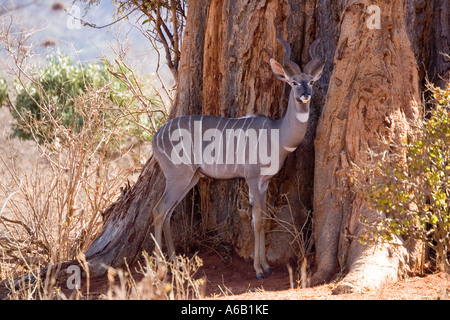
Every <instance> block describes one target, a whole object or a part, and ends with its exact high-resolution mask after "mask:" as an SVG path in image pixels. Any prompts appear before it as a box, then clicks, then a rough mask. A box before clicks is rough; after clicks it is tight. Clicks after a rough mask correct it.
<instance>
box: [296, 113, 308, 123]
mask: <svg viewBox="0 0 450 320" xmlns="http://www.w3.org/2000/svg"><path fill="white" fill-rule="evenodd" d="M295 116H296V117H297V120H298V121H300V122H302V123H305V122H306V121H308V118H309V112H305V113H300V112H297V113H296V114H295Z"/></svg>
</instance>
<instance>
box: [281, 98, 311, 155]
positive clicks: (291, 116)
mask: <svg viewBox="0 0 450 320" xmlns="http://www.w3.org/2000/svg"><path fill="white" fill-rule="evenodd" d="M308 120H309V102H308V103H301V102H298V101H296V99H295V98H294V92H293V91H292V90H291V93H290V95H289V104H288V108H287V110H286V113H285V115H284V116H283V118H281V119H280V120H279V121H278V124H279V130H280V150H282V149H285V150H287V151H289V149H291V150H292V148H296V147H297V146H298V145H299V144H300V143H301V142H302V141H303V138H304V137H305V134H306V129H307V127H308Z"/></svg>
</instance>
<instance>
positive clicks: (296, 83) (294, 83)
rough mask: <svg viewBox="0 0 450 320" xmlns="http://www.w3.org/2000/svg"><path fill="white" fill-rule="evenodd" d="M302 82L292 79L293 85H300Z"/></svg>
mask: <svg viewBox="0 0 450 320" xmlns="http://www.w3.org/2000/svg"><path fill="white" fill-rule="evenodd" d="M299 84H300V83H298V82H297V81H292V85H294V86H298V85H299Z"/></svg>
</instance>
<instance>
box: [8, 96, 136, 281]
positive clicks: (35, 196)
mask: <svg viewBox="0 0 450 320" xmlns="http://www.w3.org/2000/svg"><path fill="white" fill-rule="evenodd" d="M76 104H80V105H82V106H83V118H84V123H85V125H84V126H83V127H82V128H81V130H80V131H79V132H75V131H70V130H67V128H65V127H62V126H60V125H59V124H58V122H56V121H55V122H54V125H56V126H57V128H58V130H60V131H61V132H64V139H62V140H61V141H60V142H59V143H58V144H57V145H55V144H48V145H47V144H45V143H44V144H40V145H39V149H40V153H41V159H40V161H36V163H35V164H34V165H33V166H32V171H31V172H30V171H23V170H22V169H21V168H20V167H19V166H17V164H16V162H17V161H18V160H17V158H16V157H15V156H14V155H13V154H12V155H9V156H5V155H0V160H1V162H2V164H3V166H4V167H5V168H6V169H7V173H8V175H9V179H7V180H9V181H8V182H6V183H5V182H4V181H2V182H0V191H1V192H2V193H4V194H9V195H10V196H9V198H7V203H6V201H5V203H4V204H3V206H4V207H3V208H2V212H1V213H0V226H1V228H0V235H1V236H0V252H1V256H2V260H3V262H9V263H12V264H13V265H14V267H13V268H12V269H11V270H12V271H11V272H12V273H11V274H10V275H11V276H15V275H16V274H17V272H20V271H29V270H31V269H33V268H34V267H35V266H38V265H47V264H54V263H57V262H59V261H66V260H71V259H74V258H76V256H77V254H78V253H80V252H82V251H83V250H84V249H85V248H86V247H87V246H88V245H89V243H90V241H91V240H92V239H93V238H94V236H95V235H96V233H97V232H98V231H99V228H100V225H101V212H102V211H103V210H104V209H105V208H106V207H107V206H108V205H110V204H111V203H112V202H113V201H115V200H116V199H117V197H118V196H119V195H120V188H121V186H124V185H126V184H127V183H128V179H132V177H131V175H132V174H133V172H134V170H135V169H136V166H137V165H139V163H137V164H136V163H133V161H129V162H128V163H126V165H125V166H123V164H124V163H121V164H119V161H120V158H117V159H116V160H113V159H112V158H111V157H109V156H108V155H107V150H108V148H107V145H108V144H110V143H112V142H113V138H114V139H123V138H124V137H121V136H118V135H117V132H116V131H115V130H114V128H113V129H110V128H108V129H107V128H105V125H106V124H105V121H104V118H103V116H102V114H103V112H102V111H104V110H103V109H104V108H111V106H110V101H108V99H107V98H105V97H104V96H103V95H101V94H99V92H98V91H95V92H88V93H87V94H86V95H83V96H79V97H77V99H76ZM43 110H44V111H45V112H47V110H48V109H45V108H43ZM118 116H121V115H118ZM99 135H100V137H99ZM126 151H128V152H130V150H126ZM130 164H131V165H130ZM122 166H123V167H122ZM10 190H15V191H14V194H13V193H11V191H10ZM3 276H4V275H3Z"/></svg>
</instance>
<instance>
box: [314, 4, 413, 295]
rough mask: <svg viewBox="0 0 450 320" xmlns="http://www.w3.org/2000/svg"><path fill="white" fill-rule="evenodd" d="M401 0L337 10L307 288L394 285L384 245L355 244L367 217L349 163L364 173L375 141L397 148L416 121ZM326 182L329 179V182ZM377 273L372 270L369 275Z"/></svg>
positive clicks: (393, 260) (392, 261) (397, 259)
mask: <svg viewBox="0 0 450 320" xmlns="http://www.w3.org/2000/svg"><path fill="white" fill-rule="evenodd" d="M369 5H377V6H379V8H380V13H381V28H380V29H370V28H368V27H367V25H366V21H367V19H368V17H369V14H368V13H367V7H368V6H369ZM406 8H407V6H406V1H403V0H398V1H390V2H386V1H350V2H349V3H348V4H347V6H345V7H344V8H343V11H342V18H341V28H340V35H339V42H338V45H337V50H336V53H335V58H334V70H333V74H332V76H331V79H330V87H329V91H328V96H327V100H326V102H325V106H324V112H323V114H322V118H321V120H320V122H319V125H318V128H317V140H316V167H315V168H316V170H315V184H314V209H315V210H314V222H315V230H314V238H315V244H316V262H317V265H318V271H317V272H316V273H315V275H314V277H313V279H312V282H313V283H319V282H322V281H325V280H327V279H329V278H330V277H331V276H332V275H333V274H334V273H335V272H336V271H337V270H338V269H344V270H347V271H350V273H349V274H348V275H347V277H346V278H345V279H344V282H343V283H342V284H341V285H340V286H339V287H338V289H337V290H336V291H337V292H344V291H348V290H353V288H355V289H363V288H364V289H366V288H374V287H379V286H380V285H381V283H382V282H383V281H385V280H387V279H395V278H396V277H397V273H398V269H399V267H400V263H401V260H402V257H401V254H399V255H396V256H394V257H393V256H392V252H391V250H390V248H389V247H379V248H377V249H376V250H375V249H374V248H372V247H371V246H362V245H361V244H359V242H358V241H357V239H358V238H359V236H361V235H363V233H364V228H363V227H362V226H361V225H360V223H359V222H358V218H359V217H360V216H361V215H364V216H366V217H369V218H370V216H371V215H374V214H376V213H375V212H371V210H370V209H369V208H368V206H367V205H366V203H365V200H364V199H365V196H364V194H362V193H361V190H358V189H356V188H355V187H354V186H353V185H352V184H351V183H350V180H349V171H350V169H351V167H350V165H351V164H355V165H357V166H358V167H360V168H364V167H365V166H366V165H367V163H368V162H369V161H371V160H370V158H369V156H368V153H367V151H368V149H371V150H373V151H374V152H375V153H381V152H383V151H386V152H397V153H401V152H402V150H401V148H398V149H397V150H385V147H384V144H383V143H382V142H381V139H385V141H391V140H392V141H393V142H394V143H395V144H396V145H398V146H401V145H403V144H404V141H406V139H408V138H411V133H412V131H411V129H410V126H411V125H413V124H414V123H417V121H418V120H419V117H420V112H419V108H418V107H417V102H418V101H420V95H419V77H418V70H417V62H416V59H415V57H414V52H413V49H412V46H411V44H410V40H409V38H408V35H407V23H406V13H407V10H406ZM330 177H331V178H330ZM374 270H376V271H377V272H374Z"/></svg>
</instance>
